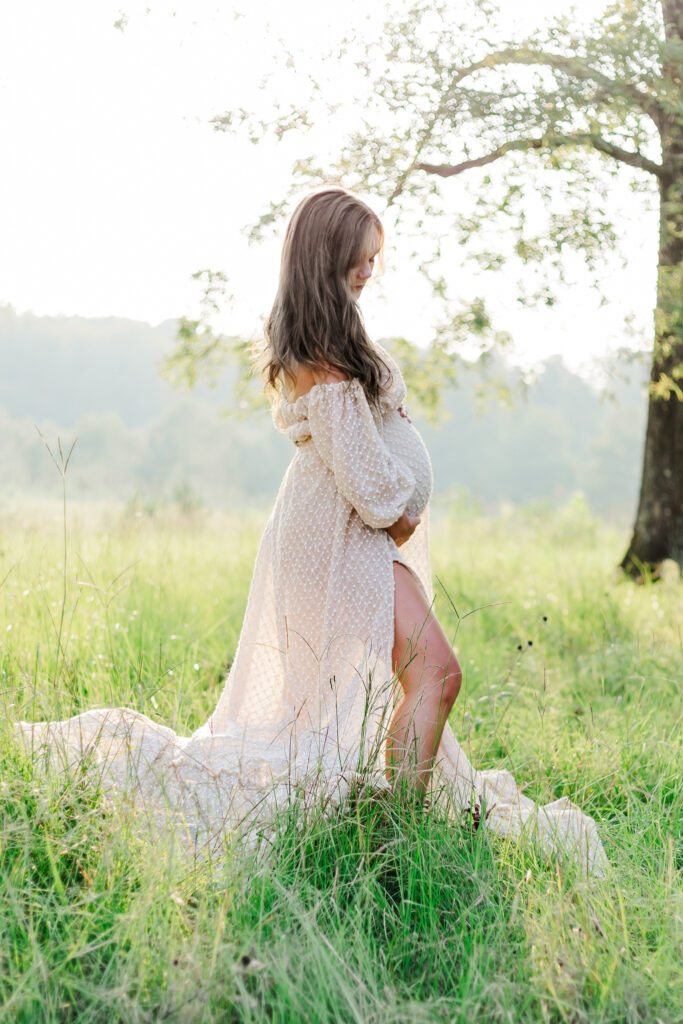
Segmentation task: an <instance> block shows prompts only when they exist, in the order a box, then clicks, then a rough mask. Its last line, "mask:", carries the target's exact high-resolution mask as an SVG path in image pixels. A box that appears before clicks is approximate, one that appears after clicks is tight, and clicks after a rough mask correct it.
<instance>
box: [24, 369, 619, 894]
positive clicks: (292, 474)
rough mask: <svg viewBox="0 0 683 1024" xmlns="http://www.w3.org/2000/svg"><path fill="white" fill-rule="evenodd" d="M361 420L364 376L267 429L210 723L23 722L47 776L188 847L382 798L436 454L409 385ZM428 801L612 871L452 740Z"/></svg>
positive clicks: (561, 821) (588, 845) (425, 565)
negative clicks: (369, 796)
mask: <svg viewBox="0 0 683 1024" xmlns="http://www.w3.org/2000/svg"><path fill="white" fill-rule="evenodd" d="M380 354H381V355H382V357H383V358H384V360H385V362H386V363H387V365H388V366H389V367H390V369H391V373H392V379H391V383H390V386H388V387H387V389H386V390H385V392H384V395H383V398H382V402H381V408H380V409H376V410H375V409H371V407H370V406H369V405H368V402H367V400H366V398H365V394H364V391H363V389H362V387H361V385H360V383H359V382H358V381H357V380H352V381H350V382H340V383H332V384H322V385H316V386H315V387H313V388H312V389H311V391H309V392H308V393H307V394H305V395H303V396H302V397H301V398H299V399H297V401H295V402H293V403H292V402H288V401H287V400H286V399H284V398H283V399H282V400H281V401H280V402H279V404H278V405H276V407H275V408H274V411H273V416H274V420H275V424H276V426H277V427H278V429H279V430H281V431H282V432H283V433H284V434H286V436H287V437H289V438H290V440H292V441H293V442H294V444H295V445H296V451H295V454H294V457H293V459H292V461H291V463H290V465H289V467H288V469H287V471H286V473H285V476H284V479H283V481H282V484H281V486H280V489H279V492H278V495H277V498H276V501H275V506H274V508H273V511H272V514H271V516H270V518H269V520H268V522H267V524H266V527H265V530H264V534H263V537H262V540H261V544H260V546H259V550H258V554H257V556H256V563H255V566H254V573H253V577H252V581H251V588H250V592H249V598H248V602H247V608H246V612H245V616H244V622H243V626H242V632H241V636H240V641H239V645H238V649H237V653H236V655H235V659H234V662H233V665H232V668H231V670H230V674H229V676H228V679H227V681H226V684H225V688H224V690H223V693H222V694H221V697H220V699H219V701H218V705H217V707H216V709H215V711H214V712H213V714H212V715H211V717H210V718H209V720H208V722H207V723H206V724H205V725H204V726H202V727H201V728H200V729H199V730H198V731H197V732H195V733H194V734H193V735H192V736H190V737H182V736H178V735H176V733H175V732H173V730H171V729H169V728H167V727H165V726H162V725H159V724H157V723H155V722H153V721H152V720H151V719H149V718H147V717H146V716H145V715H142V714H140V713H139V712H136V711H133V710H131V709H128V708H107V709H99V710H91V711H87V712H85V713H83V714H81V715H78V716H76V717H74V718H71V719H69V720H67V721H64V722H43V723H27V722H21V723H19V725H18V730H19V733H20V735H21V737H22V739H23V741H24V743H25V744H26V745H27V747H30V749H31V750H32V751H34V752H35V753H38V754H39V753H40V752H41V751H42V752H43V753H44V754H45V755H46V756H47V758H48V759H49V761H50V763H51V764H52V766H53V768H54V767H57V768H59V767H65V766H66V767H68V766H72V765H74V764H83V763H86V764H87V765H88V766H89V769H88V770H89V771H91V772H94V773H97V775H98V777H99V779H100V781H101V783H102V785H103V786H104V788H105V789H115V790H118V791H119V792H122V793H124V794H125V796H126V798H127V800H128V801H129V806H130V807H131V810H137V811H139V812H142V813H143V814H145V815H146V816H147V817H148V818H149V819H150V820H151V821H153V822H155V823H156V825H157V826H160V827H161V828H162V829H163V830H164V831H165V832H166V833H168V832H169V831H174V832H176V833H178V834H182V835H183V836H184V840H185V841H189V843H190V845H191V846H192V847H194V848H195V849H196V848H198V847H201V848H202V849H204V850H207V849H208V850H216V849H220V848H222V846H223V844H224V839H225V836H226V835H230V834H233V835H235V834H238V835H241V836H244V837H245V839H247V840H249V838H250V837H251V838H253V836H254V835H255V834H256V833H257V831H258V830H262V829H263V828H264V827H265V828H267V824H268V821H269V820H270V818H271V816H272V814H273V812H274V811H275V810H276V809H277V808H278V807H281V806H283V805H284V804H285V802H286V801H287V800H289V799H292V797H293V796H294V797H295V798H296V799H302V800H306V799H310V798H312V796H314V795H316V796H321V797H323V798H324V799H327V800H331V801H332V802H333V804H334V805H336V804H337V803H338V801H339V800H340V799H342V798H343V796H344V795H345V793H346V792H347V791H348V788H349V786H350V785H351V783H352V782H353V780H354V779H355V780H358V779H359V778H363V779H364V780H365V781H366V782H369V784H370V785H373V786H379V787H386V786H387V785H388V784H387V782H386V778H385V775H384V768H385V762H384V731H385V729H386V727H387V726H388V725H389V722H390V720H391V717H392V713H393V709H394V706H395V701H396V699H397V697H398V684H397V683H396V681H395V680H394V679H393V677H392V666H391V652H392V647H393V640H394V576H393V562H394V561H401V562H402V563H403V564H404V565H406V566H407V567H408V568H409V569H410V570H411V571H412V572H413V573H414V574H415V575H416V577H417V579H418V580H419V581H420V583H421V585H422V587H423V589H424V592H425V594H426V596H427V599H428V601H431V599H432V583H431V574H430V567H429V538H428V521H427V520H428V517H427V505H428V501H429V498H430V495H431V490H432V472H431V464H430V461H429V456H428V454H427V451H426V449H425V447H424V444H423V442H422V439H421V438H420V436H419V434H418V432H417V431H416V430H415V428H414V427H413V426H412V425H411V423H410V422H409V421H408V420H407V418H406V417H405V416H404V415H402V405H403V402H404V401H405V393H406V392H405V385H404V383H403V380H402V378H401V375H400V372H399V370H398V368H397V367H396V365H395V363H393V361H392V360H391V358H390V357H389V355H388V354H387V353H386V352H385V351H384V350H383V349H380ZM404 511H408V512H414V513H419V514H421V515H422V520H423V521H422V523H421V524H420V526H418V528H417V530H416V531H415V533H414V534H413V536H412V537H411V539H410V540H409V541H408V542H407V543H406V544H405V545H402V547H401V549H400V552H399V549H398V548H397V547H396V545H395V544H394V542H393V541H392V540H391V538H390V537H389V535H388V534H387V533H386V530H385V529H384V528H385V527H387V526H390V525H391V524H392V523H394V522H395V521H396V520H397V519H398V518H399V517H400V516H401V514H402V513H403V512H404ZM433 786H434V794H435V796H436V798H437V799H441V800H445V801H446V802H447V804H448V806H449V807H450V808H451V809H452V811H453V813H455V814H457V813H458V812H460V811H465V810H467V809H469V808H470V807H471V806H472V805H473V803H476V804H477V805H478V806H479V807H481V805H482V801H483V802H484V803H485V805H486V807H487V810H488V817H487V827H489V828H491V829H493V830H494V831H495V832H497V833H499V834H505V835H508V834H511V835H515V836H516V835H518V834H520V833H521V832H522V831H525V832H527V833H529V834H531V833H533V834H534V835H535V836H536V838H537V839H538V840H539V841H540V842H541V844H542V846H543V847H544V848H545V849H546V850H548V851H553V850H555V851H558V852H561V853H568V854H569V855H572V856H574V857H575V858H576V859H577V860H579V861H580V862H581V863H582V864H583V865H584V866H585V868H586V869H587V870H588V871H589V872H592V873H595V874H602V873H603V872H604V870H605V868H606V865H607V861H606V858H605V854H604V851H603V849H602V845H601V843H600V840H599V838H598V835H597V831H596V828H595V824H594V822H593V821H592V820H591V819H590V818H588V817H587V816H585V815H583V814H582V813H581V811H580V810H579V809H578V808H576V807H575V806H574V805H572V804H571V803H570V802H569V801H568V800H559V801H556V802H555V803H553V804H549V805H547V806H546V807H543V808H538V807H537V806H536V805H535V804H534V803H533V802H532V801H531V800H529V799H528V798H527V797H525V796H523V795H522V794H521V793H520V791H519V790H518V788H517V786H516V785H515V782H514V780H513V779H512V776H511V775H510V774H509V773H508V772H505V771H497V772H478V771H476V770H475V769H473V767H472V765H471V764H470V763H469V761H468V759H467V757H466V756H465V754H464V753H463V751H462V749H461V748H460V746H459V744H458V742H457V740H456V739H455V736H454V734H453V732H452V730H451V728H450V726H449V725H447V726H446V728H445V730H444V734H443V738H442V741H441V745H440V748H439V751H438V755H437V764H436V768H435V772H434V780H433Z"/></svg>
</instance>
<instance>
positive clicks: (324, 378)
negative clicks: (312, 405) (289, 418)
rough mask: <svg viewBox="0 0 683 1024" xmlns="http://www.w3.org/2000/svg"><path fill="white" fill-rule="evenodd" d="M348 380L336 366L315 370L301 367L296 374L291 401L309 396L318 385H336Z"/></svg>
mask: <svg viewBox="0 0 683 1024" xmlns="http://www.w3.org/2000/svg"><path fill="white" fill-rule="evenodd" d="M348 379H349V377H348V374H346V373H344V372H343V371H342V370H338V369H337V368H336V366H329V365H324V366H320V367H315V368H313V367H311V366H300V367H298V369H297V370H296V372H295V374H294V386H293V388H292V390H291V392H290V396H289V401H290V402H296V400H297V398H301V397H302V396H303V395H306V394H308V392H309V391H310V390H311V388H314V387H315V386H316V384H336V383H338V382H340V381H345V380H348Z"/></svg>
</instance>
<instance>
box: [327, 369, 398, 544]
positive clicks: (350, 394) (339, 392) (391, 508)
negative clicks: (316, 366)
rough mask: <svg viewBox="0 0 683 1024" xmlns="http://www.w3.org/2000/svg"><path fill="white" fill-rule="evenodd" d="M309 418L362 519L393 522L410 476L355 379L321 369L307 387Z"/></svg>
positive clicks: (390, 524) (382, 526)
mask: <svg viewBox="0 0 683 1024" xmlns="http://www.w3.org/2000/svg"><path fill="white" fill-rule="evenodd" d="M328 372H330V373H337V372H338V371H325V374H327V373H328ZM340 376H341V375H340ZM308 423H309V428H310V431H311V438H312V440H313V444H314V445H315V447H316V450H317V451H318V454H319V455H320V458H321V459H322V461H323V462H324V464H325V465H326V466H327V468H328V469H329V470H330V472H331V473H333V474H334V479H335V483H336V485H337V487H338V489H339V492H340V493H341V494H342V495H343V497H345V498H346V500H347V501H348V502H349V503H350V504H351V505H352V506H353V507H354V508H355V510H356V511H357V512H358V515H359V516H360V517H361V519H362V520H363V522H364V523H366V524H367V525H368V526H371V527H373V528H374V529H386V528H387V527H393V526H395V525H396V526H398V522H399V520H400V519H401V517H402V515H403V513H404V511H405V507H406V505H407V504H408V501H409V500H410V498H411V496H412V494H413V491H414V490H415V479H414V477H413V475H412V473H411V472H410V470H409V469H408V468H407V467H406V466H404V465H403V464H402V463H400V462H399V461H398V460H397V459H395V458H394V456H393V455H392V454H391V452H390V451H389V449H388V448H387V446H386V445H385V443H384V441H383V440H382V437H381V436H380V433H379V431H378V429H377V426H376V424H375V421H374V419H373V416H372V412H371V411H370V407H369V405H368V402H367V399H366V397H365V392H364V391H363V387H362V385H361V383H360V381H358V380H355V379H354V380H350V381H349V380H345V379H344V378H343V377H341V379H325V378H324V377H323V375H322V373H321V375H320V382H319V383H318V384H317V386H315V387H313V388H311V390H310V392H309V400H308ZM404 528H405V524H404ZM411 532H412V530H411ZM409 535H410V534H408V535H407V536H404V538H403V539H404V540H407V539H408V536H409Z"/></svg>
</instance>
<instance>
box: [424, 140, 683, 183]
mask: <svg viewBox="0 0 683 1024" xmlns="http://www.w3.org/2000/svg"><path fill="white" fill-rule="evenodd" d="M571 145H588V146H592V147H593V149H597V150H598V151H599V152H601V153H606V154H607V155H608V156H611V157H613V158H614V159H615V160H619V161H621V163H624V164H630V165H631V167H639V168H640V170H642V171H647V172H648V174H655V175H656V176H657V177H661V176H663V174H664V168H663V167H662V166H661V164H656V163H654V162H653V161H652V160H648V159H647V157H644V156H643V155H642V153H632V152H630V151H629V150H627V149H622V148H621V146H615V145H614V143H612V142H608V141H607V139H603V138H602V136H601V135H593V134H592V133H591V132H576V133H574V134H572V135H542V136H541V137H540V138H537V139H513V140H511V141H510V142H504V143H503V145H502V146H499V147H498V149H495V150H494V151H493V152H492V153H487V154H486V155H485V156H480V157H477V158H476V159H475V160H463V162H462V163H459V164H426V163H419V164H416V165H415V169H416V170H418V171H425V172H426V173H427V174H438V175H439V177H441V178H452V177H453V176H454V175H455V174H461V173H462V172H463V171H469V170H470V169H471V168H472V167H484V166H485V165H486V164H491V163H493V161H494V160H500V158H501V157H502V156H505V154H506V153H509V152H511V151H513V150H530V149H546V148H548V149H556V148H558V147H559V146H571Z"/></svg>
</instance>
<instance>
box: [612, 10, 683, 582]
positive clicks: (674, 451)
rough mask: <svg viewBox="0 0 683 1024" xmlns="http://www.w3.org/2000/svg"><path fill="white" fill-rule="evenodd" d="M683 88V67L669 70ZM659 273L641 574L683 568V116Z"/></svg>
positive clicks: (679, 27)
mask: <svg viewBox="0 0 683 1024" xmlns="http://www.w3.org/2000/svg"><path fill="white" fill-rule="evenodd" d="M662 8H663V15H664V24H665V32H666V35H667V38H668V39H671V38H672V37H674V36H675V37H676V38H677V39H678V40H680V39H681V38H683V0H664V2H663V3H662ZM663 72H664V78H665V79H666V78H668V79H669V81H670V82H672V83H676V86H677V87H678V88H680V81H681V77H683V72H682V70H681V68H680V66H679V67H671V66H669V67H666V66H665V67H664V68H663ZM661 138H662V166H663V167H664V168H665V169H666V172H667V173H666V175H665V176H664V177H663V178H662V179H661V180H660V192H661V205H660V222H659V271H658V275H657V308H656V310H655V343H654V352H653V358H652V372H651V374H650V395H649V410H648V421H647V434H646V436H645V456H644V460H643V477H642V483H641V488H640V501H639V504H638V513H637V516H636V522H635V526H634V529H633V537H632V538H631V543H630V545H629V548H628V551H627V552H626V554H625V555H624V558H623V561H622V563H621V565H622V568H623V569H624V570H625V571H626V572H627V573H629V575H631V576H634V577H640V576H642V573H643V570H644V569H645V570H649V571H651V572H652V573H653V575H654V576H657V575H658V570H659V566H660V565H661V563H662V562H663V561H664V560H665V559H668V558H671V559H674V560H675V561H676V562H678V564H679V566H683V119H681V117H680V114H678V115H676V114H673V115H671V116H669V117H667V118H666V120H665V122H664V123H663V124H662V125H661Z"/></svg>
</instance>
